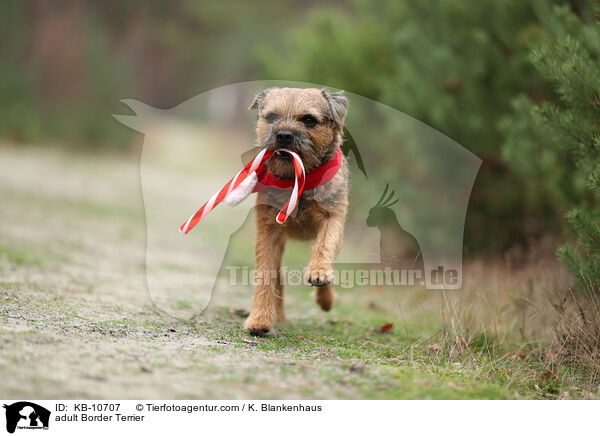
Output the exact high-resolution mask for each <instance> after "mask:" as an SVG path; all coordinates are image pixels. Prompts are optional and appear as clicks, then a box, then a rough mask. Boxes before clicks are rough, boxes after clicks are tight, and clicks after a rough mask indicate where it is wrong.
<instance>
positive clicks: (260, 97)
mask: <svg viewBox="0 0 600 436" xmlns="http://www.w3.org/2000/svg"><path fill="white" fill-rule="evenodd" d="M272 89H275V88H267V89H265V90H264V91H261V92H259V93H258V94H256V95H255V96H254V100H252V103H250V106H248V110H252V109H258V110H260V108H261V106H262V104H263V101H265V97H266V96H267V94H268V93H269V91H270V90H272Z"/></svg>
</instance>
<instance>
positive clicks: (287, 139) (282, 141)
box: [275, 130, 294, 146]
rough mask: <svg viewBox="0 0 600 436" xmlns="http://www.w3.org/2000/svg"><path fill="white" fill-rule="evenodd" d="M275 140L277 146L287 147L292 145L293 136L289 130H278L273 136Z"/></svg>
mask: <svg viewBox="0 0 600 436" xmlns="http://www.w3.org/2000/svg"><path fill="white" fill-rule="evenodd" d="M275 137H276V138H277V145H282V146H287V145H290V144H291V143H292V140H293V139H294V135H293V134H292V132H290V131H289V130H280V131H279V132H277V135H276V136H275Z"/></svg>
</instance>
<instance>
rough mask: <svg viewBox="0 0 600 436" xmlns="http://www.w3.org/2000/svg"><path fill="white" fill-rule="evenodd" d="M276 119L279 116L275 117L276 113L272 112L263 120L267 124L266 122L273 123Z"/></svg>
mask: <svg viewBox="0 0 600 436" xmlns="http://www.w3.org/2000/svg"><path fill="white" fill-rule="evenodd" d="M277 118H279V115H277V114H276V113H274V112H271V113H268V114H267V115H266V116H265V120H267V122H268V123H272V122H274V121H275V120H277Z"/></svg>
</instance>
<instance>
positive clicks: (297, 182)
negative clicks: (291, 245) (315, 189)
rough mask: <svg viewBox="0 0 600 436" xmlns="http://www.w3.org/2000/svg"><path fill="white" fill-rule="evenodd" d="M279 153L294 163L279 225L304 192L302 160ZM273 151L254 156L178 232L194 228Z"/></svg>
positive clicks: (261, 152)
mask: <svg viewBox="0 0 600 436" xmlns="http://www.w3.org/2000/svg"><path fill="white" fill-rule="evenodd" d="M279 150H280V151H284V152H286V153H288V154H290V155H291V156H292V159H293V163H294V172H295V179H294V188H293V189H292V194H291V195H290V199H289V200H288V202H287V203H286V204H285V206H283V209H281V211H280V212H279V214H278V215H277V217H276V219H275V220H276V221H277V222H278V223H279V224H283V223H285V221H286V220H287V218H288V216H289V215H290V214H291V213H292V212H293V210H294V209H295V207H296V206H297V204H298V200H299V199H300V196H302V191H303V190H304V180H305V172H304V164H303V163H302V159H300V156H298V154H297V153H295V152H293V151H291V150H286V149H279ZM272 154H273V151H267V149H266V148H265V149H263V150H261V151H260V153H258V154H257V155H256V157H255V158H254V159H253V160H252V161H251V162H250V163H248V165H246V166H245V167H244V168H242V169H241V170H240V171H239V172H238V173H237V174H236V175H235V177H234V178H233V179H231V180H230V181H229V182H227V184H226V185H225V186H223V188H221V190H219V191H218V192H217V193H215V194H214V195H213V196H212V197H211V198H210V200H208V201H207V202H206V203H205V204H204V205H203V206H202V207H201V208H200V209H198V210H197V211H196V212H195V213H194V214H193V215H192V216H191V217H190V218H189V219H188V220H187V221H186V222H185V223H184V224H182V225H181V226H180V227H179V231H180V232H181V233H184V234H185V233H188V232H189V231H190V230H192V229H193V228H194V226H195V225H196V224H198V223H199V222H200V220H202V218H204V217H205V216H206V215H208V214H209V213H210V211H211V210H213V209H214V208H215V207H216V206H217V205H218V204H219V203H220V202H221V201H223V199H224V198H225V197H227V195H229V193H231V192H232V191H233V190H234V189H236V188H237V187H238V186H239V185H240V183H242V182H243V181H244V180H245V179H246V178H247V177H248V176H249V175H250V174H252V173H253V172H256V170H257V169H258V167H259V166H260V165H261V164H262V163H263V161H265V160H267V159H268V158H269V157H271V155H272Z"/></svg>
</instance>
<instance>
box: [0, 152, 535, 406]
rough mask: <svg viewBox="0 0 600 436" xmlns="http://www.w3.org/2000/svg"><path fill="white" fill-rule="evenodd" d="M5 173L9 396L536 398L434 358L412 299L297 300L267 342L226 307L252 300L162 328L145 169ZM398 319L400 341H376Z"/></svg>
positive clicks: (3, 371) (109, 166) (116, 165)
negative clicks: (147, 223)
mask: <svg viewBox="0 0 600 436" xmlns="http://www.w3.org/2000/svg"><path fill="white" fill-rule="evenodd" d="M0 163H1V167H2V171H1V172H0V204H2V209H1V213H0V376H1V378H2V380H3V383H2V384H1V386H0V397H3V398H316V399H318V398H323V399H326V398H515V397H516V396H518V395H529V394H528V392H535V391H534V390H533V385H532V386H529V387H528V386H525V387H523V386H522V383H521V382H520V381H512V380H510V378H508V379H507V378H506V377H504V376H503V375H502V374H500V375H497V374H496V373H493V374H492V375H491V376H490V375H489V374H488V373H486V371H487V370H488V369H489V368H490V367H493V366H494V365H495V369H498V368H502V367H503V366H502V365H504V364H503V363H498V361H494V360H493V359H491V360H490V359H487V358H481V360H480V361H479V362H478V363H477V364H473V363H472V362H471V363H469V361H468V359H465V360H456V361H452V360H451V359H445V358H440V357H439V356H437V357H436V355H435V347H434V348H431V346H430V345H428V344H427V343H426V342H425V341H424V339H423V338H427V337H428V335H429V334H430V333H431V332H435V331H436V329H437V328H438V325H437V324H436V321H433V322H431V319H428V318H427V317H420V318H415V319H414V320H413V321H411V322H409V323H405V324H404V325H403V324H402V323H401V322H400V323H399V322H398V320H397V316H398V313H400V312H399V308H398V302H399V301H400V302H401V299H402V298H405V297H399V296H398V295H399V294H390V292H389V291H381V292H379V293H378V294H374V293H373V291H369V292H361V291H360V290H354V291H344V295H343V298H340V299H339V301H338V305H337V306H336V309H335V310H334V311H333V312H332V313H331V314H327V315H324V314H322V313H321V312H319V310H318V308H317V307H316V305H315V304H314V302H313V301H312V300H311V299H310V298H309V296H308V293H309V290H308V289H299V290H292V291H290V293H289V294H290V295H289V299H290V300H291V302H290V303H288V304H289V305H290V310H288V314H289V322H288V323H286V324H284V325H282V326H280V327H279V329H278V335H277V336H273V337H269V338H258V339H257V338H251V337H248V336H247V335H246V333H245V332H244V330H243V329H242V328H241V324H242V321H243V317H242V316H240V315H236V314H235V313H234V312H232V311H231V308H240V307H241V308H243V307H248V304H249V301H250V298H251V290H248V291H247V292H242V293H240V294H239V295H237V296H235V295H234V296H233V297H231V298H230V301H226V302H223V301H221V300H219V302H218V304H217V305H214V306H211V307H209V310H208V311H207V312H206V314H205V317H204V318H202V319H200V320H199V321H198V322H195V323H193V324H188V323H184V322H178V321H174V320H172V319H170V318H168V317H164V316H162V315H161V314H159V313H158V312H156V311H155V310H154V309H153V307H152V305H151V302H150V299H149V297H148V294H147V289H146V284H145V275H144V271H145V270H144V256H145V253H144V250H145V228H144V213H143V207H142V200H141V195H140V188H139V176H138V167H137V158H136V157H134V156H131V157H130V158H128V159H127V160H123V159H122V158H120V159H116V158H111V157H89V156H87V157H73V156H71V155H68V154H65V153H62V152H57V151H45V150H43V149H39V148H10V147H6V146H5V147H0ZM406 298H408V299H410V297H406ZM434 313H435V311H434ZM435 316H436V317H437V315H435ZM394 319H396V321H395V322H396V327H395V328H394V329H392V330H391V332H388V333H387V334H382V333H380V332H379V330H378V326H381V325H383V324H385V323H386V322H390V321H394ZM428 332H429V333H428ZM431 350H434V351H433V352H432V351H431ZM431 353H433V354H431ZM472 360H473V359H471V361H472ZM490 365H491V366H490ZM524 370H525V369H524ZM516 371H517V372H518V371H519V369H518V368H513V373H515V372H516ZM519 391H520V394H519ZM531 395H535V393H534V394H531Z"/></svg>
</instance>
